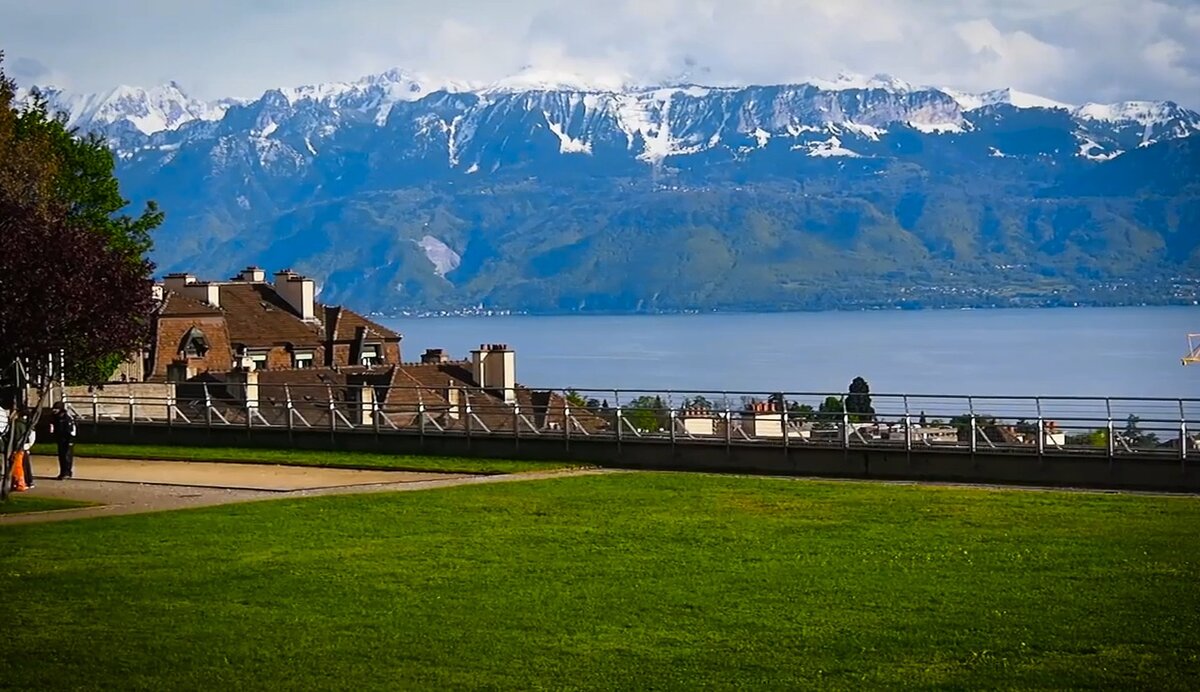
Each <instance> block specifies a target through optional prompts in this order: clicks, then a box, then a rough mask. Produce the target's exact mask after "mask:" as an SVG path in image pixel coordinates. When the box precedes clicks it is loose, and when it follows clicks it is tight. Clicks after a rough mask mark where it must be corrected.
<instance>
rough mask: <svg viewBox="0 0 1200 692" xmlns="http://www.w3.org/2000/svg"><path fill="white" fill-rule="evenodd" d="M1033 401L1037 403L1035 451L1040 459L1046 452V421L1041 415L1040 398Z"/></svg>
mask: <svg viewBox="0 0 1200 692" xmlns="http://www.w3.org/2000/svg"><path fill="white" fill-rule="evenodd" d="M1033 401H1034V403H1035V404H1036V405H1037V453H1038V458H1039V459H1041V458H1042V457H1043V456H1044V455H1045V454H1046V421H1045V419H1044V418H1043V417H1042V398H1041V397H1037V398H1036V399H1034V400H1033Z"/></svg>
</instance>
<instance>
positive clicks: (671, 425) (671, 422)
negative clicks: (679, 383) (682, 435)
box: [667, 395, 676, 453]
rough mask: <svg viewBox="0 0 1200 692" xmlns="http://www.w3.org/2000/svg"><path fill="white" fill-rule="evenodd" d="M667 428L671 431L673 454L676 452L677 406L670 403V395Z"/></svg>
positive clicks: (668, 396)
mask: <svg viewBox="0 0 1200 692" xmlns="http://www.w3.org/2000/svg"><path fill="white" fill-rule="evenodd" d="M667 427H669V428H670V429H671V452H672V453H674V451H675V434H676V433H675V404H674V403H672V402H671V401H670V395H667Z"/></svg>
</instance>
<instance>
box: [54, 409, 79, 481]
mask: <svg viewBox="0 0 1200 692" xmlns="http://www.w3.org/2000/svg"><path fill="white" fill-rule="evenodd" d="M50 434H52V435H54V439H55V440H56V441H57V442H58V480H60V481H65V480H67V479H68V478H70V477H71V474H72V472H73V471H74V469H73V466H74V463H75V459H74V454H75V449H74V447H75V417H74V416H72V415H71V412H70V411H68V410H67V407H66V406H64V405H63V404H62V403H61V402H60V403H57V404H55V405H54V416H53V417H52V418H51V419H50Z"/></svg>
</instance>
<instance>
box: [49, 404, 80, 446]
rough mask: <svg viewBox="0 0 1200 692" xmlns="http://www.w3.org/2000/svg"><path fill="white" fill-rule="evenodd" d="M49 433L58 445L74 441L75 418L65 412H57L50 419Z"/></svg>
mask: <svg viewBox="0 0 1200 692" xmlns="http://www.w3.org/2000/svg"><path fill="white" fill-rule="evenodd" d="M50 432H51V433H52V434H53V435H54V439H55V440H58V442H59V443H63V442H74V441H75V417H74V416H72V415H71V414H70V413H68V412H67V411H59V412H58V413H55V414H54V417H53V418H51V419H50Z"/></svg>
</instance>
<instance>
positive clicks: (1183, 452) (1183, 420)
mask: <svg viewBox="0 0 1200 692" xmlns="http://www.w3.org/2000/svg"><path fill="white" fill-rule="evenodd" d="M1188 444H1189V442H1188V431H1187V411H1186V410H1185V409H1184V406H1183V399H1180V400H1179V468H1180V470H1181V471H1183V472H1185V473H1186V472H1187V449H1188Z"/></svg>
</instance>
